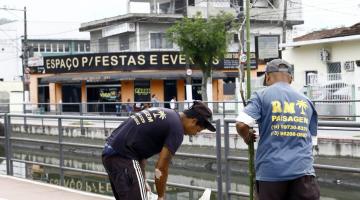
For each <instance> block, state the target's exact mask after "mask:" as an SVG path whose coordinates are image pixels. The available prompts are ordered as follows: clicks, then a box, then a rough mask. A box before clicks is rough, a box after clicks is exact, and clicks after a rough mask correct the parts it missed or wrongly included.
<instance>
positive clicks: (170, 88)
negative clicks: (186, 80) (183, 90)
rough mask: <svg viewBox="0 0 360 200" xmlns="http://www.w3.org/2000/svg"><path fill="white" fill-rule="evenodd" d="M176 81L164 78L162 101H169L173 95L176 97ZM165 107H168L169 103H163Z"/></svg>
mask: <svg viewBox="0 0 360 200" xmlns="http://www.w3.org/2000/svg"><path fill="white" fill-rule="evenodd" d="M176 84H177V81H176V80H165V81H164V101H165V102H169V101H171V99H172V98H173V97H176V99H177V87H176ZM165 108H170V104H169V103H165Z"/></svg>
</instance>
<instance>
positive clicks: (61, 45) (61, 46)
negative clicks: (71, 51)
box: [58, 43, 64, 52]
mask: <svg viewBox="0 0 360 200" xmlns="http://www.w3.org/2000/svg"><path fill="white" fill-rule="evenodd" d="M58 46H59V52H64V44H63V43H59V44H58Z"/></svg>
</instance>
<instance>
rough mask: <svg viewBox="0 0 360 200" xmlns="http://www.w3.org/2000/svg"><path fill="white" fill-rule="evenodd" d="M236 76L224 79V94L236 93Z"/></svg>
mask: <svg viewBox="0 0 360 200" xmlns="http://www.w3.org/2000/svg"><path fill="white" fill-rule="evenodd" d="M235 87H236V83H235V78H226V79H224V84H223V89H224V95H235Z"/></svg>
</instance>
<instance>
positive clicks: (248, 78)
mask: <svg viewBox="0 0 360 200" xmlns="http://www.w3.org/2000/svg"><path fill="white" fill-rule="evenodd" d="M246 58H247V59H246V98H247V99H250V95H251V76H250V0H246ZM244 103H245V102H244ZM250 132H252V130H250ZM254 151H255V150H254V141H250V143H249V184H250V185H249V188H250V191H249V193H250V200H253V199H254V186H255V169H254Z"/></svg>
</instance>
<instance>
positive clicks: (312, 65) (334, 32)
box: [280, 23, 360, 115]
mask: <svg viewBox="0 0 360 200" xmlns="http://www.w3.org/2000/svg"><path fill="white" fill-rule="evenodd" d="M280 46H283V47H286V50H284V51H283V53H282V55H283V58H284V59H285V60H287V61H288V62H290V63H291V64H294V68H295V79H294V82H293V86H294V87H295V88H297V89H299V90H301V89H303V91H307V92H308V93H307V94H308V96H309V97H310V98H312V99H313V100H315V101H316V100H319V101H324V100H325V101H339V100H340V101H344V100H353V99H360V79H359V77H360V53H359V52H360V23H358V24H355V25H353V26H351V27H345V28H336V29H330V30H323V31H316V32H312V33H309V34H307V35H304V36H301V37H298V38H295V39H294V42H289V43H286V44H282V45H280ZM344 104H346V103H343V104H336V106H334V105H333V106H331V107H330V106H328V107H323V108H319V110H320V112H322V113H321V114H326V115H330V114H338V115H347V114H355V113H354V111H355V110H357V112H356V113H360V105H358V103H356V104H355V103H347V104H348V106H344V107H341V105H344ZM335 107H337V109H336V110H333V109H332V108H335ZM355 107H356V109H355Z"/></svg>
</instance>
